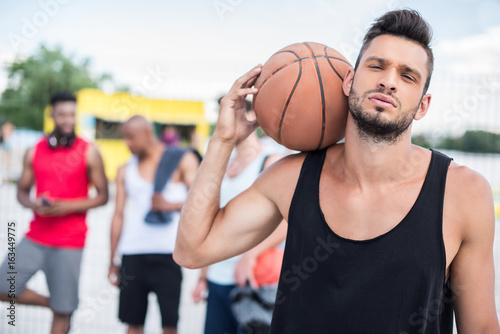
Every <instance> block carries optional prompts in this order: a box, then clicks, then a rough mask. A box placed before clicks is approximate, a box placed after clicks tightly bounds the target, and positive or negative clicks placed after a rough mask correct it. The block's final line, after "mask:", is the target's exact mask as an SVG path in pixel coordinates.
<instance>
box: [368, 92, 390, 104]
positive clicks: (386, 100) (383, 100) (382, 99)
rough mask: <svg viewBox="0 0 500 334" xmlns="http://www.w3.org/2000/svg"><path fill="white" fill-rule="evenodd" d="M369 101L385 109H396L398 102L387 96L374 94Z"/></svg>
mask: <svg viewBox="0 0 500 334" xmlns="http://www.w3.org/2000/svg"><path fill="white" fill-rule="evenodd" d="M368 100H370V101H372V102H373V103H375V104H377V105H379V106H381V107H384V108H396V101H394V99H393V98H392V97H390V96H388V95H385V94H380V93H377V94H373V95H371V96H370V97H368Z"/></svg>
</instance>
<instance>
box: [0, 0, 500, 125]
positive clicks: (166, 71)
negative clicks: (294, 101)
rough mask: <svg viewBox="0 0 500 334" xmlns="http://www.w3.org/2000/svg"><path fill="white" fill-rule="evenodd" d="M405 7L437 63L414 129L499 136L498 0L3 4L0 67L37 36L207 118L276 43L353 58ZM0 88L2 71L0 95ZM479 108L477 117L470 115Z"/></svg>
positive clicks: (53, 0)
mask: <svg viewBox="0 0 500 334" xmlns="http://www.w3.org/2000/svg"><path fill="white" fill-rule="evenodd" d="M406 7H409V8H414V9H417V10H418V11H419V12H420V13H421V14H422V15H423V17H424V18H425V19H426V20H427V21H428V22H429V23H430V25H431V26H432V28H433V32H434V39H433V43H432V47H433V49H434V53H435V59H436V62H435V75H434V77H433V81H432V83H431V93H432V92H433V91H432V90H433V89H434V91H435V93H433V94H434V95H433V102H432V103H431V110H434V109H436V110H439V112H435V113H434V114H433V115H428V116H429V117H427V116H426V118H429V120H428V121H426V123H425V124H423V125H422V126H421V127H418V126H416V127H415V129H417V130H418V131H425V130H426V129H429V128H431V127H432V126H436V125H437V124H442V122H443V121H447V122H448V123H449V124H450V127H454V129H455V130H456V131H458V132H459V131H463V130H464V129H466V128H468V127H485V128H487V129H490V130H498V131H499V132H500V118H495V117H496V116H495V115H494V114H495V112H494V109H495V108H496V109H497V110H498V107H500V106H498V105H497V104H498V103H500V102H499V101H500V96H499V95H500V79H499V78H500V67H499V66H498V60H499V59H500V0H422V1H417V0H388V1H386V0H383V1H378V0H377V1H373V0H372V1H369V0H358V1H350V0H308V1H305V0H303V1H298V0H289V1H284V0H277V1H269V0H268V1H264V0H253V1H250V0H194V1H152V0H143V1H140V2H139V1H130V0H123V1H119V2H118V1H107V2H104V1H97V0H85V1H83V0H39V1H32V0H25V1H17V0H2V1H1V2H0V31H1V32H2V33H1V34H0V65H2V68H3V69H5V66H7V65H8V64H9V63H11V62H12V61H14V60H15V59H16V58H18V59H22V58H23V57H26V56H28V55H30V54H31V53H32V52H33V51H34V50H35V49H36V48H37V47H38V45H39V44H40V43H44V44H46V45H48V46H51V47H53V46H56V45H60V46H62V47H63V49H64V50H65V52H66V54H74V55H75V56H76V58H77V59H79V60H82V59H84V58H86V57H89V58H91V60H92V63H91V69H92V71H93V73H94V74H96V75H97V74H98V73H102V72H108V73H111V74H112V75H113V77H114V79H115V81H116V82H117V83H118V85H127V86H129V87H130V88H131V90H132V92H134V93H136V94H139V95H144V96H147V97H152V98H167V99H185V100H201V101H204V102H206V110H207V114H208V116H209V118H210V117H212V118H213V116H214V114H215V112H214V110H215V102H214V101H215V99H216V98H217V97H218V96H220V95H222V94H224V93H225V92H227V90H228V89H229V88H230V86H231V85H232V83H233V82H234V81H235V80H236V79H237V78H238V77H239V76H241V75H242V74H243V73H245V72H246V71H248V70H249V69H250V68H252V67H253V66H255V65H256V64H258V63H264V62H265V61H266V60H267V59H268V58H269V57H270V56H271V55H272V54H273V53H274V52H276V51H277V50H279V49H281V48H282V47H284V46H286V45H289V44H293V43H297V42H303V41H313V42H319V43H323V44H326V45H328V46H330V47H333V48H334V49H336V50H338V51H340V52H341V53H342V54H343V55H344V56H345V57H346V58H347V59H348V60H349V61H351V63H354V61H355V59H356V56H357V53H358V51H359V47H360V45H361V39H362V37H363V35H364V33H365V32H366V29H367V28H368V27H369V25H370V24H371V23H372V22H373V20H374V19H375V18H377V17H378V16H380V15H381V14H383V13H384V12H386V11H388V10H392V9H396V8H406ZM461 77H463V78H465V79H464V83H463V84H461V85H459V84H458V83H457V82H458V81H459V80H458V81H457V80H456V78H461ZM471 77H473V79H474V80H476V79H477V78H479V79H477V80H478V81H477V82H476V81H474V80H472V79H471V80H469V79H468V78H471ZM481 79H483V81H481ZM471 82H474V83H472V84H471ZM6 85H7V77H6V74H5V72H4V71H3V70H1V71H0V91H1V90H3V89H5V87H6ZM450 87H451V88H450ZM113 89H114V87H112V86H111V85H108V86H106V87H104V90H105V91H106V92H112V91H113ZM490 105H491V106H490ZM450 106H451V107H450ZM450 108H452V109H453V110H451V111H450V110H448V109H450ZM460 108H461V109H463V110H462V112H460ZM431 110H430V111H431ZM457 110H458V111H457ZM479 110H480V111H481V112H483V113H484V114H485V115H482V116H481V117H472V116H474V115H476V114H477V113H478V112H479ZM483 110H486V111H483ZM457 113H458V114H459V115H461V116H460V120H458V121H457V117H456V114H457ZM430 114H432V113H431V112H430ZM490 114H491V115H490ZM450 119H451V121H450Z"/></svg>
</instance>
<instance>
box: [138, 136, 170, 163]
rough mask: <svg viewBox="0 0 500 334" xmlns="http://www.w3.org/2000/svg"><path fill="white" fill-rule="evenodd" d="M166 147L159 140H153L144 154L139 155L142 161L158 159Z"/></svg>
mask: <svg viewBox="0 0 500 334" xmlns="http://www.w3.org/2000/svg"><path fill="white" fill-rule="evenodd" d="M164 150H165V147H164V146H163V144H162V143H161V142H160V141H158V140H153V141H152V142H151V144H150V145H148V147H147V148H146V149H145V150H144V151H143V153H142V154H140V155H138V158H139V160H140V161H144V160H149V159H156V158H157V157H158V155H161V154H162V153H163V151H164Z"/></svg>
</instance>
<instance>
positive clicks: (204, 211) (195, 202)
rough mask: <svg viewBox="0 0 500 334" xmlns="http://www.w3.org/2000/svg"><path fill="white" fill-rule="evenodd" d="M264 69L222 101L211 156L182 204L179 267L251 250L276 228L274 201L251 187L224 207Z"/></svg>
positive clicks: (253, 124) (277, 216)
mask: <svg viewBox="0 0 500 334" xmlns="http://www.w3.org/2000/svg"><path fill="white" fill-rule="evenodd" d="M260 71H261V66H260V65H259V66H257V67H255V68H254V69H252V70H251V71H250V72H248V73H246V74H245V75H244V76H242V77H241V78H239V79H238V80H237V81H236V82H235V83H234V85H233V87H232V88H231V90H230V91H229V93H228V94H227V95H226V96H225V97H224V98H223V99H222V101H221V107H220V113H219V119H218V122H217V126H216V129H215V131H214V134H213V136H212V139H211V140H210V143H209V145H208V150H207V154H206V155H205V157H204V159H203V162H202V164H201V166H200V169H199V171H198V174H197V176H196V178H195V180H194V182H193V184H192V186H191V189H190V190H189V194H188V197H187V199H186V202H185V204H184V206H183V208H182V212H181V218H180V222H179V230H178V233H177V241H176V246H175V251H174V259H175V261H176V262H177V263H179V264H180V265H181V266H184V267H187V268H198V267H203V266H207V265H209V264H211V263H214V262H218V261H221V260H223V259H226V258H229V257H232V256H234V255H237V254H240V253H243V252H244V251H246V250H249V249H251V248H253V247H254V246H255V245H257V244H258V243H259V242H261V241H262V240H264V239H265V238H266V237H267V236H268V235H269V234H271V233H272V231H274V229H275V228H276V227H277V226H278V224H279V222H280V221H281V219H282V217H281V214H280V212H279V210H278V209H277V207H276V205H275V204H274V203H273V202H272V201H271V200H270V199H269V198H267V197H266V196H265V195H264V194H263V193H262V191H260V190H259V189H258V187H255V186H252V187H250V188H249V189H248V190H246V191H244V192H243V193H242V194H240V195H239V196H237V197H236V198H234V199H233V200H231V201H230V202H229V203H228V204H227V205H226V206H225V207H224V208H220V187H221V183H222V179H223V178H224V174H225V172H226V168H227V164H228V161H229V156H230V155H231V152H232V150H233V148H234V147H235V145H236V143H238V142H239V141H241V140H243V139H244V138H246V137H247V136H248V135H249V134H250V133H252V131H254V130H255V128H256V126H257V123H256V121H249V120H247V118H246V116H245V97H246V96H247V95H248V94H255V93H256V92H257V89H255V88H251V87H252V85H253V83H254V82H255V79H256V78H257V76H258V75H259V73H260Z"/></svg>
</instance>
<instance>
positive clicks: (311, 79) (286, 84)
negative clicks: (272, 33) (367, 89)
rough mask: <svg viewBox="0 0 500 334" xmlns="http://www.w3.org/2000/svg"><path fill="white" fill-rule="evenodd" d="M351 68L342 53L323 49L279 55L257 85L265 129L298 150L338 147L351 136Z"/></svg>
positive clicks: (291, 49)
mask: <svg viewBox="0 0 500 334" xmlns="http://www.w3.org/2000/svg"><path fill="white" fill-rule="evenodd" d="M350 67H351V65H350V64H349V62H348V61H347V60H346V59H345V58H344V57H343V56H342V55H341V54H340V53H339V52H337V51H335V50H334V49H332V48H330V47H328V46H326V45H323V44H319V43H313V42H305V43H296V44H292V45H290V46H287V47H285V48H283V49H281V50H279V51H278V52H276V53H275V54H274V55H272V56H271V58H269V60H268V61H267V62H266V63H265V64H264V66H263V67H262V72H261V73H260V75H259V77H258V78H257V80H256V81H255V84H254V87H255V88H257V89H258V90H259V91H258V92H257V93H256V94H255V95H254V97H253V108H254V110H255V113H256V115H257V121H258V122H259V125H260V126H261V127H262V129H263V130H264V132H265V133H266V134H267V135H269V136H270V137H271V138H273V139H274V140H275V141H277V142H278V143H280V144H282V145H284V146H286V147H288V148H289V149H292V150H297V151H312V150H318V149H321V148H324V147H327V146H330V145H332V144H334V143H336V142H338V141H339V140H340V139H342V138H343V137H344V134H345V125H346V121H347V113H348V106H347V96H345V95H344V92H343V90H342V82H343V80H344V77H345V75H346V73H347V70H348V69H349V68H350Z"/></svg>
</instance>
